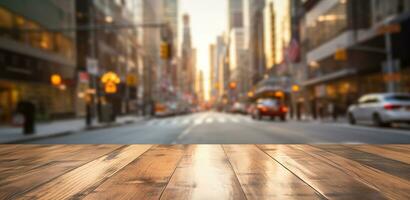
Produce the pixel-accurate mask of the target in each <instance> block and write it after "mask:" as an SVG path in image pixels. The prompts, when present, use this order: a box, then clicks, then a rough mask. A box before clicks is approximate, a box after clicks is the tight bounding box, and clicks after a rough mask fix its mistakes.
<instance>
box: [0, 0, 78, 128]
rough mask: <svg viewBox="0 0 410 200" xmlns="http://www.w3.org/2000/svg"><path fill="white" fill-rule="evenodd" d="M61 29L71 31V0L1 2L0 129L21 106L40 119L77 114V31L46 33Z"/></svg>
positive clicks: (73, 19)
mask: <svg viewBox="0 0 410 200" xmlns="http://www.w3.org/2000/svg"><path fill="white" fill-rule="evenodd" d="M27 4H30V5H31V6H27ZM44 11H46V13H47V14H44ZM63 27H75V2H74V1H64V0H53V1H42V2H36V3H30V2H28V1H13V0H2V1H0V29H1V31H0V110H1V111H2V112H1V113H0V124H1V123H8V122H10V120H11V118H12V115H13V112H14V111H15V109H16V106H17V104H18V103H19V102H22V101H30V102H31V103H33V104H34V105H35V106H36V110H37V118H38V119H55V118H62V117H69V116H74V115H75V102H76V100H75V96H76V89H75V88H76V87H75V79H76V78H75V69H76V63H75V60H76V51H75V48H76V44H75V40H76V36H75V32H65V31H56V32H50V31H48V30H49V29H57V30H58V29H59V28H63ZM25 30H30V31H25ZM53 74H54V75H58V76H60V77H61V78H62V83H61V84H60V85H59V86H58V87H57V86H53V85H52V84H51V83H50V77H51V76H52V75H53Z"/></svg>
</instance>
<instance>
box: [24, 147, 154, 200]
mask: <svg viewBox="0 0 410 200" xmlns="http://www.w3.org/2000/svg"><path fill="white" fill-rule="evenodd" d="M150 147H151V145H131V146H123V148H121V149H118V150H115V151H113V152H111V153H110V154H107V155H105V156H103V157H101V158H98V159H96V160H94V161H92V162H89V163H87V164H85V165H83V166H81V167H78V168H76V169H74V170H72V171H70V172H67V173H65V174H64V175H61V176H59V177H57V178H55V179H53V180H51V181H49V182H47V183H46V184H44V185H41V186H39V187H37V188H35V189H33V190H31V191H30V192H28V193H26V194H25V195H24V196H23V199H69V198H76V197H77V196H83V193H88V192H90V191H92V190H94V189H95V188H96V187H98V185H99V184H101V183H102V182H103V181H105V180H106V179H108V178H109V177H111V176H112V175H113V174H115V173H116V172H117V171H119V170H120V169H122V168H123V167H124V166H126V165H127V164H129V163H130V162H132V161H133V160H134V159H136V158H138V157H139V156H140V155H141V154H143V153H144V152H145V151H147V150H148V149H149V148H150Z"/></svg>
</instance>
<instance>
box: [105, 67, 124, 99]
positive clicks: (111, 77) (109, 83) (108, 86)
mask: <svg viewBox="0 0 410 200" xmlns="http://www.w3.org/2000/svg"><path fill="white" fill-rule="evenodd" d="M101 82H102V83H104V91H105V93H107V94H114V93H116V92H117V84H120V82H121V79H120V77H119V76H118V75H117V74H116V73H114V72H107V73H105V74H104V75H103V76H102V77H101Z"/></svg>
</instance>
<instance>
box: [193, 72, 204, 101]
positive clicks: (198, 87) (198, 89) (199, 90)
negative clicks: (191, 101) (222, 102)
mask: <svg viewBox="0 0 410 200" xmlns="http://www.w3.org/2000/svg"><path fill="white" fill-rule="evenodd" d="M195 93H196V95H197V103H198V104H201V103H203V102H204V101H205V89H204V73H203V71H202V70H199V71H198V73H197V74H196V80H195Z"/></svg>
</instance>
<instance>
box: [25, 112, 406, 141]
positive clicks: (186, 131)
mask: <svg viewBox="0 0 410 200" xmlns="http://www.w3.org/2000/svg"><path fill="white" fill-rule="evenodd" d="M31 143H34V144H267V143H270V144H300V143H309V144H328V143H342V144H360V143H368V144H385V143H398V144H400V143H403V144H405V143H410V131H409V129H404V128H403V129H400V128H376V127H372V126H366V125H355V126H352V125H349V124H347V123H345V122H320V121H303V122H297V121H292V120H288V121H287V122H281V121H279V120H275V121H272V120H270V119H263V120H261V121H258V120H254V119H252V118H250V117H248V116H244V115H234V114H227V113H217V112H204V113H194V114H189V115H184V116H177V117H170V118H159V119H151V120H146V121H141V122H137V123H134V124H130V125H125V126H121V127H114V128H107V129H100V130H94V131H86V132H78V133H75V134H72V135H68V136H62V137H55V138H49V139H43V140H36V141H32V142H31Z"/></svg>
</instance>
